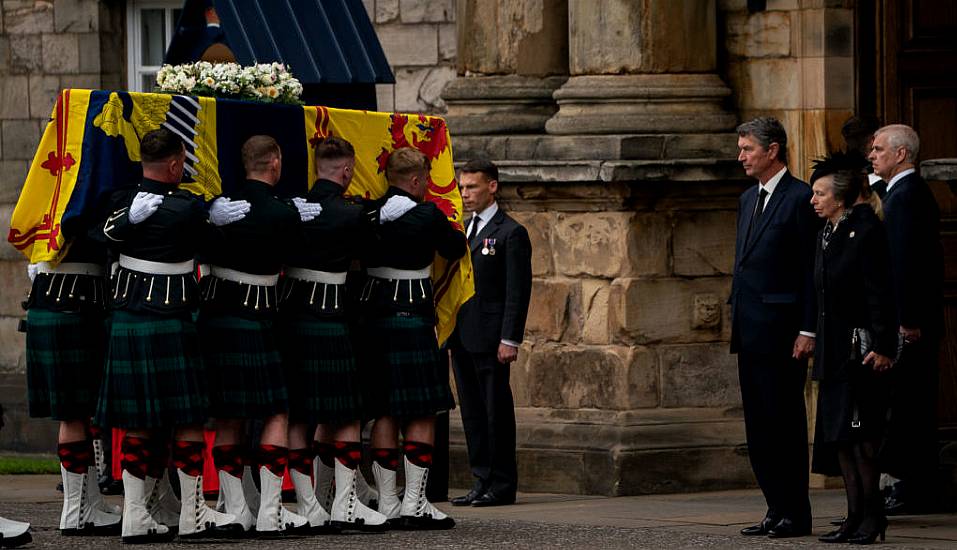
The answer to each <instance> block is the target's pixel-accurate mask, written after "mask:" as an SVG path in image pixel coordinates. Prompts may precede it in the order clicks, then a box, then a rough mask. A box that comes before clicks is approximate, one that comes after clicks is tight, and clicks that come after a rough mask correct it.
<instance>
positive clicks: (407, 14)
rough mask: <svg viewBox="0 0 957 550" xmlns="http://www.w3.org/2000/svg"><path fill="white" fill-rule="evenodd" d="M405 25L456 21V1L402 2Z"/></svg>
mask: <svg viewBox="0 0 957 550" xmlns="http://www.w3.org/2000/svg"><path fill="white" fill-rule="evenodd" d="M399 11H400V12H401V17H402V22H403V23H423V22H428V23H441V22H445V21H455V0H400V1H399Z"/></svg>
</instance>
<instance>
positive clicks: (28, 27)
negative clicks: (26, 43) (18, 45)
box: [3, 2, 53, 35]
mask: <svg viewBox="0 0 957 550" xmlns="http://www.w3.org/2000/svg"><path fill="white" fill-rule="evenodd" d="M7 4H8V2H4V3H3V8H4V10H3V11H4V13H3V32H5V33H7V34H11V35H13V34H40V33H44V32H53V5H52V4H51V3H50V2H30V4H32V5H28V6H17V7H13V6H8V5H7ZM10 8H13V9H10Z"/></svg>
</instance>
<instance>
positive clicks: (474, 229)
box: [469, 214, 482, 248]
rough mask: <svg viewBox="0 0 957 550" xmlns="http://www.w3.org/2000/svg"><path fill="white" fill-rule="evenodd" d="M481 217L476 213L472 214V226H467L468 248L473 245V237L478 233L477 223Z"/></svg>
mask: <svg viewBox="0 0 957 550" xmlns="http://www.w3.org/2000/svg"><path fill="white" fill-rule="evenodd" d="M480 221H482V218H480V217H478V214H476V215H474V216H472V227H469V248H472V246H474V245H475V237H476V236H477V235H478V225H479V222H480Z"/></svg>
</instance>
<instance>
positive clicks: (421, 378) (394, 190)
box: [361, 148, 466, 529]
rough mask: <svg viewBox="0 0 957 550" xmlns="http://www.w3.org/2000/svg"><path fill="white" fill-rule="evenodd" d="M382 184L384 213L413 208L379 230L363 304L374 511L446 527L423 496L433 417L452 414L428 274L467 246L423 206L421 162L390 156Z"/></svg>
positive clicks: (417, 524)
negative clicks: (406, 205)
mask: <svg viewBox="0 0 957 550" xmlns="http://www.w3.org/2000/svg"><path fill="white" fill-rule="evenodd" d="M386 178H387V179H388V182H389V189H388V191H387V192H386V194H385V196H384V197H382V198H381V199H380V200H379V204H383V209H385V206H384V205H386V204H389V203H388V201H390V200H392V199H393V198H394V197H395V198H402V199H404V200H408V201H411V202H414V203H418V204H415V206H414V207H413V208H411V209H410V210H408V211H407V212H405V213H404V214H402V215H401V216H399V217H398V218H397V219H395V220H394V221H390V222H387V223H384V224H382V226H381V230H380V233H381V235H380V238H379V240H378V241H377V242H376V245H375V246H374V247H373V250H372V253H371V256H370V258H369V260H368V262H367V265H368V266H369V267H368V275H369V277H368V281H367V282H366V286H365V288H364V289H363V293H362V297H361V300H362V303H363V315H364V325H365V343H366V344H367V345H368V346H369V356H368V358H367V359H368V361H369V363H368V366H369V369H370V370H371V371H372V376H370V379H368V380H365V381H364V382H365V383H366V384H368V385H369V386H370V388H369V389H370V392H369V395H370V401H369V403H368V410H369V411H370V413H371V414H372V415H373V416H374V417H375V418H376V423H375V426H374V428H373V432H372V445H373V458H374V464H373V472H374V474H375V478H376V486H377V487H378V489H379V511H380V512H383V513H384V514H385V515H386V517H388V518H390V519H396V518H399V524H400V525H401V526H402V527H404V528H407V529H449V528H451V527H453V526H454V525H455V522H454V521H453V520H452V518H450V517H448V516H447V515H445V514H444V513H442V512H441V511H440V510H438V509H437V508H435V507H434V506H432V504H431V503H429V501H428V500H427V499H426V496H425V486H426V481H427V479H428V472H429V467H430V466H431V464H432V444H433V441H434V435H435V434H434V426H435V415H436V413H438V412H440V411H445V410H448V409H450V408H451V407H453V406H454V403H453V401H452V395H451V391H450V389H449V381H448V360H447V358H446V356H445V355H444V354H443V353H441V352H440V351H439V346H438V342H437V340H436V335H435V304H434V296H433V294H432V280H431V278H430V276H431V271H432V269H431V267H432V260H433V259H434V257H435V254H436V252H438V254H440V255H441V256H443V257H444V258H447V259H449V260H457V259H459V258H461V257H462V256H463V255H464V254H465V252H466V240H465V235H464V234H463V233H462V232H461V231H459V230H457V229H455V228H454V227H453V226H452V224H451V223H449V221H448V219H447V218H446V216H445V214H443V213H442V212H441V211H440V210H439V209H438V208H437V207H436V206H435V205H434V204H432V203H428V202H422V201H423V199H424V197H425V193H426V190H427V187H428V181H429V161H428V159H427V158H426V157H425V155H423V154H422V153H421V152H419V151H418V150H416V149H412V148H401V149H396V150H395V151H393V152H392V154H391V155H390V156H389V160H388V162H387V165H386ZM394 202H395V201H393V203H394ZM400 428H401V429H402V431H403V434H404V436H405V439H404V444H403V453H404V456H405V460H404V464H405V496H404V498H403V499H402V501H401V504H400V502H399V500H398V498H397V496H396V489H395V487H396V481H395V478H396V470H397V468H398V449H397V446H398V431H399V429H400Z"/></svg>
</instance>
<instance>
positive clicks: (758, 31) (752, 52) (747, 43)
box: [725, 11, 791, 58]
mask: <svg viewBox="0 0 957 550" xmlns="http://www.w3.org/2000/svg"><path fill="white" fill-rule="evenodd" d="M725 46H726V47H727V50H728V54H729V55H731V56H733V57H748V58H756V57H785V56H788V55H790V53H791V17H790V15H789V14H788V13H786V12H778V11H765V12H759V13H754V14H748V13H735V14H729V15H728V17H727V38H726V40H725Z"/></svg>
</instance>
